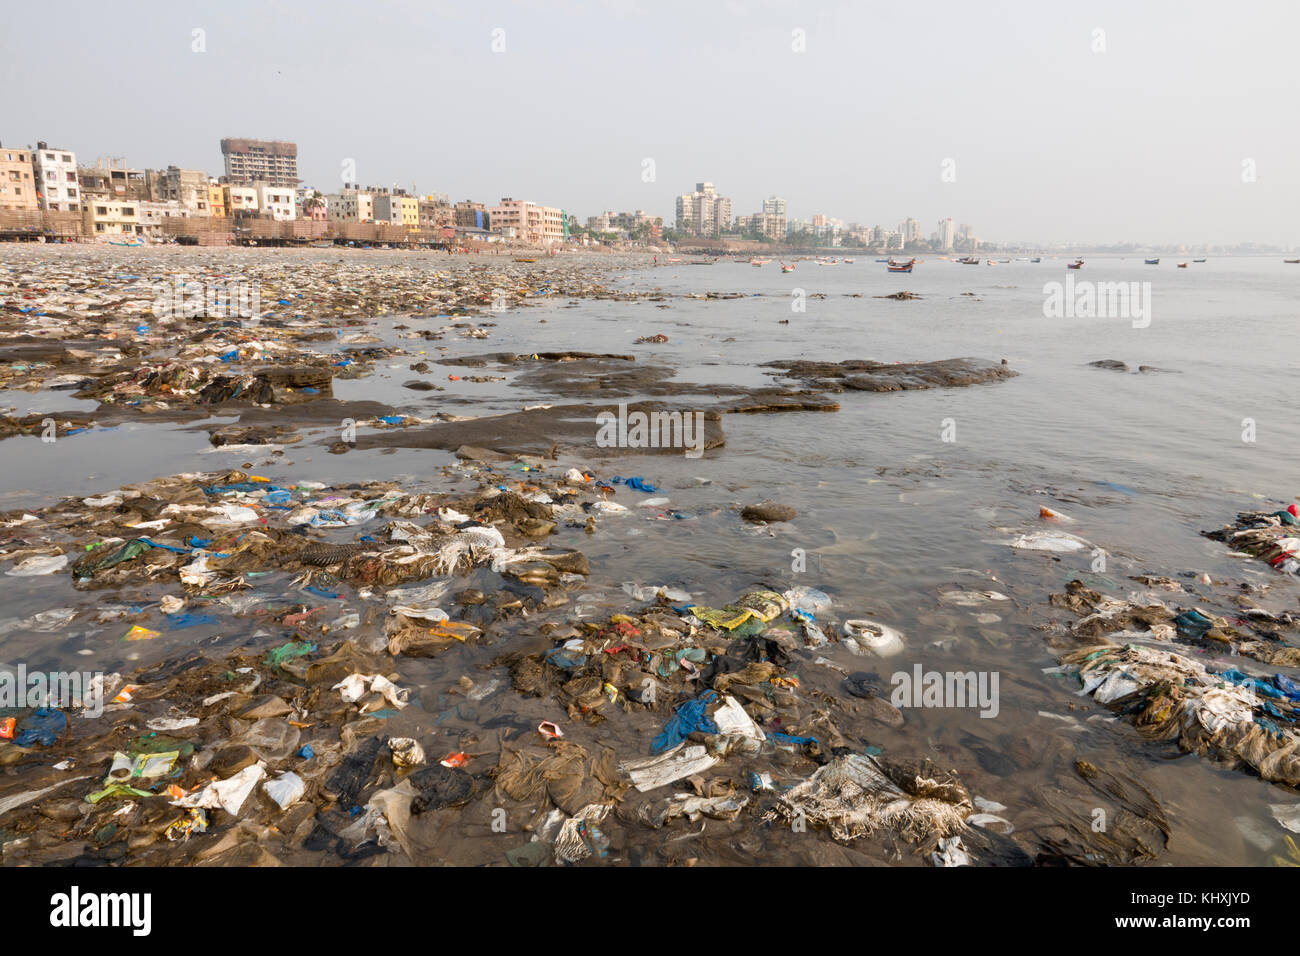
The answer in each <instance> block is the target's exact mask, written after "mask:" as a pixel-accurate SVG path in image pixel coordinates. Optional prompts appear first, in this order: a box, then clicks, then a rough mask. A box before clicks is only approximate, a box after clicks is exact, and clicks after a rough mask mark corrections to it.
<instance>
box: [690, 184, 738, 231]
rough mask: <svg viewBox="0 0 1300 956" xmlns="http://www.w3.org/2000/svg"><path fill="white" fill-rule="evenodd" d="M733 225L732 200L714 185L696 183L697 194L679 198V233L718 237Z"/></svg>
mask: <svg viewBox="0 0 1300 956" xmlns="http://www.w3.org/2000/svg"><path fill="white" fill-rule="evenodd" d="M730 223H731V200H730V199H728V198H727V197H725V196H719V195H718V191H717V190H716V189H714V187H713V183H696V184H695V192H693V193H683V194H682V195H680V196H678V197H677V231H678V232H680V233H683V234H685V235H688V236H716V235H718V233H720V232H722V230H724V229H726V228H727V226H728V225H729V224H730Z"/></svg>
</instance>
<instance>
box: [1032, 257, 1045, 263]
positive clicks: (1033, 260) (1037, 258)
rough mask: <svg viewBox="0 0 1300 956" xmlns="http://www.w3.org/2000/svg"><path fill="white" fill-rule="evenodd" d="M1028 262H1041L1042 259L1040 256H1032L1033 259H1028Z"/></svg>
mask: <svg viewBox="0 0 1300 956" xmlns="http://www.w3.org/2000/svg"><path fill="white" fill-rule="evenodd" d="M1029 261H1030V262H1042V261H1043V257H1042V256H1034V258H1032V259H1030V260H1029Z"/></svg>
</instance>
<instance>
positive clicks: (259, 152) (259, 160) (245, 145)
mask: <svg viewBox="0 0 1300 956" xmlns="http://www.w3.org/2000/svg"><path fill="white" fill-rule="evenodd" d="M221 155H222V157H223V158H224V159H225V161H226V181H227V182H229V183H232V184H234V185H238V186H250V185H252V184H253V183H254V182H262V183H266V184H267V185H270V186H287V187H289V188H290V189H294V188H296V187H297V185H298V182H299V180H298V144H297V143H285V142H281V141H279V140H268V139H231V138H227V139H223V140H222V141H221Z"/></svg>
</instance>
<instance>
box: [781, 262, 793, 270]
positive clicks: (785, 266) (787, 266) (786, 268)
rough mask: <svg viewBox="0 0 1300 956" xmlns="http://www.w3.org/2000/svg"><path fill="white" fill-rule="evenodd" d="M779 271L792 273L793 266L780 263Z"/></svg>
mask: <svg viewBox="0 0 1300 956" xmlns="http://www.w3.org/2000/svg"><path fill="white" fill-rule="evenodd" d="M781 271H782V272H794V266H793V265H786V264H785V263H784V262H783V263H781Z"/></svg>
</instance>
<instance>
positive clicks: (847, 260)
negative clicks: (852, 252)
mask: <svg viewBox="0 0 1300 956" xmlns="http://www.w3.org/2000/svg"><path fill="white" fill-rule="evenodd" d="M844 261H845V262H856V261H857V260H856V259H845V260H844Z"/></svg>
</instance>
